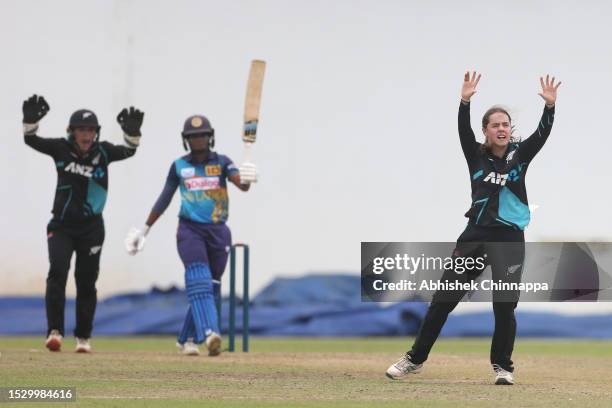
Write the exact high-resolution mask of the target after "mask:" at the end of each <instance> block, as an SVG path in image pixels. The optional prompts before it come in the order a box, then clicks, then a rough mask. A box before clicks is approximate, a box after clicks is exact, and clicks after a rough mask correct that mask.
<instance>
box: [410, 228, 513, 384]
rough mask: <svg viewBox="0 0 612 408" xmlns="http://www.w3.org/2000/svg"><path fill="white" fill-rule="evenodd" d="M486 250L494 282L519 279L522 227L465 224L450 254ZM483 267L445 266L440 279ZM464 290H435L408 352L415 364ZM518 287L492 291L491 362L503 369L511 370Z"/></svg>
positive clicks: (468, 277)
mask: <svg viewBox="0 0 612 408" xmlns="http://www.w3.org/2000/svg"><path fill="white" fill-rule="evenodd" d="M485 254H486V257H485V259H486V264H488V265H491V271H492V278H493V281H494V282H498V281H500V280H501V281H502V282H517V283H518V282H520V279H521V274H522V269H523V268H522V267H523V261H524V257H525V237H524V234H523V231H521V230H515V229H512V228H503V227H480V226H475V225H471V224H468V226H467V228H466V229H465V231H464V232H463V233H462V234H461V236H460V237H459V239H458V240H457V246H456V249H455V251H454V253H453V257H458V256H459V257H472V258H476V257H481V256H484V255H485ZM483 270H484V269H480V270H476V271H473V272H472V273H468V272H465V273H461V274H459V273H457V272H455V271H453V270H446V271H445V272H444V274H443V275H442V278H441V282H444V281H448V282H455V281H459V282H470V281H472V280H474V279H475V278H477V277H478V276H479V275H480V274H481V273H482V271H483ZM465 294H466V291H464V290H454V291H447V290H438V291H436V293H435V294H434V296H433V299H432V302H431V304H430V305H429V309H428V310H427V314H426V316H425V320H424V321H423V323H422V325H421V328H420V329H419V332H418V334H417V338H416V340H415V342H414V345H413V346H412V350H410V351H409V352H408V354H409V355H410V357H411V358H412V362H413V363H415V364H421V363H423V362H424V361H425V360H427V357H428V355H429V352H430V351H431V348H432V347H433V345H434V343H435V341H436V339H437V338H438V335H439V334H440V331H441V330H442V326H444V323H445V322H446V319H447V317H448V314H449V313H450V312H451V311H452V310H453V309H454V308H455V306H457V304H458V303H459V301H461V299H462V298H463V296H464V295H465ZM519 295H520V292H519V291H493V313H494V315H495V331H494V333H493V339H492V342H491V355H490V358H491V364H498V365H499V366H501V367H502V368H503V369H504V370H507V371H510V372H512V371H514V367H513V362H512V358H511V357H512V350H513V348H514V339H515V337H516V319H515V317H514V309H515V308H516V305H517V303H518V299H519Z"/></svg>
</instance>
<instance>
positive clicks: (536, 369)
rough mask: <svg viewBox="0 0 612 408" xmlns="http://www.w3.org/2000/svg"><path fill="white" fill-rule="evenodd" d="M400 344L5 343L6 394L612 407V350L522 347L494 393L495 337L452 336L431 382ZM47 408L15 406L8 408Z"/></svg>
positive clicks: (560, 343) (548, 343) (436, 354)
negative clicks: (216, 347)
mask: <svg viewBox="0 0 612 408" xmlns="http://www.w3.org/2000/svg"><path fill="white" fill-rule="evenodd" d="M411 340H412V339H407V338H404V339H399V338H367V339H359V338H358V339H355V338H297V339H296V338H287V339H283V338H276V339H265V338H254V339H251V350H252V352H250V353H248V354H243V353H239V352H238V353H224V354H222V355H221V356H220V357H217V358H209V357H206V356H200V357H185V356H181V355H179V354H178V353H177V352H176V350H175V349H174V339H173V338H170V337H137V338H134V337H132V338H125V337H116V338H113V337H107V338H95V339H94V341H93V343H92V344H93V346H94V349H95V352H94V353H92V354H90V355H81V354H76V353H73V352H72V349H73V347H74V342H73V341H71V339H68V340H67V341H66V342H65V343H64V350H65V351H63V352H61V353H49V352H47V351H46V350H45V349H44V348H43V347H42V340H41V339H40V338H21V337H0V352H1V353H2V355H1V356H0V386H2V387H41V386H45V387H75V388H76V390H77V402H76V403H67V404H53V405H52V406H54V407H55V406H57V407H59V406H63V405H65V406H68V407H76V406H84V407H115V406H116V407H192V406H193V407H195V406H198V407H202V406H204V407H240V408H249V407H285V406H291V407H371V406H382V407H400V406H401V407H407V406H410V407H453V408H457V407H499V406H502V405H509V406H513V407H551V406H555V407H581V408H582V407H587V406H588V407H609V406H612V386H611V385H610V382H609V378H610V375H611V374H612V342H606V341H572V340H538V339H534V340H531V339H526V340H522V339H519V340H518V341H517V344H516V347H515V354H514V360H515V365H516V367H517V370H516V380H517V385H515V386H513V387H500V386H494V385H492V380H493V376H492V371H491V368H490V366H489V364H488V351H489V344H490V341H489V340H488V339H452V340H448V339H442V340H440V341H439V342H438V343H436V346H435V348H434V350H433V352H432V354H431V356H430V359H429V361H428V362H427V363H426V365H425V370H424V372H423V373H422V374H419V375H413V376H410V378H408V379H407V380H406V381H391V380H388V379H387V378H385V376H384V371H385V370H386V368H387V366H388V365H389V364H391V363H392V362H394V361H395V360H396V359H397V358H398V357H399V355H400V354H401V353H402V352H404V351H405V350H406V349H407V348H408V347H409V345H410V344H411ZM237 346H238V347H237V348H238V349H239V346H240V344H239V343H238V344H237ZM13 405H14V406H17V407H26V406H41V404H27V403H18V404H8V403H2V404H1V405H0V408H2V407H9V406H13Z"/></svg>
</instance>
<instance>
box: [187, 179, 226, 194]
mask: <svg viewBox="0 0 612 408" xmlns="http://www.w3.org/2000/svg"><path fill="white" fill-rule="evenodd" d="M185 187H186V188H187V190H189V191H206V190H215V189H218V188H221V182H220V181H219V177H192V178H190V179H186V180H185Z"/></svg>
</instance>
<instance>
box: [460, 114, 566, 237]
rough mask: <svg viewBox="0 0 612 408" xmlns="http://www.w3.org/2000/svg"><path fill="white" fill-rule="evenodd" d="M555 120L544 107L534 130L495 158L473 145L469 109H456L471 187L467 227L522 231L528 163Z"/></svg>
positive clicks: (525, 217) (525, 221)
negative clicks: (468, 224) (504, 228)
mask: <svg viewBox="0 0 612 408" xmlns="http://www.w3.org/2000/svg"><path fill="white" fill-rule="evenodd" d="M554 117H555V107H554V106H553V107H551V108H548V107H544V112H543V113H542V118H541V119H540V123H539V124H538V128H537V129H536V131H535V132H533V134H532V135H531V136H529V137H528V138H527V139H525V140H523V141H521V142H519V143H510V144H509V145H508V148H507V150H506V153H505V154H504V157H502V158H499V157H497V156H494V155H493V154H491V153H490V152H489V151H488V149H484V148H483V147H482V145H481V144H480V143H478V142H476V137H475V136H474V132H473V131H472V127H471V124H470V105H469V103H467V104H465V103H463V102H462V103H461V104H460V105H459V139H460V141H461V148H462V149H463V154H464V155H465V159H466V160H467V163H468V167H469V170H470V178H471V183H472V205H471V208H470V209H469V210H468V212H467V213H466V214H465V216H466V217H468V218H469V220H470V223H471V224H474V225H481V226H492V227H511V228H514V229H519V230H523V229H525V227H526V226H527V224H529V220H530V212H529V205H528V201H527V190H526V188H525V176H526V175H527V169H528V167H529V163H531V160H533V158H534V157H535V155H536V154H537V153H538V152H539V151H540V149H541V148H542V146H544V143H545V142H546V139H548V135H550V131H551V129H552V125H553V120H554Z"/></svg>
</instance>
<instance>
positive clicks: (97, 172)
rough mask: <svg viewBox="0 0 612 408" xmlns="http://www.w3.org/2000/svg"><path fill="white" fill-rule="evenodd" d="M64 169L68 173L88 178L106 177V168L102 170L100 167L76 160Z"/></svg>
mask: <svg viewBox="0 0 612 408" xmlns="http://www.w3.org/2000/svg"><path fill="white" fill-rule="evenodd" d="M64 171H65V172H68V173H73V174H78V175H80V176H84V177H87V178H91V177H93V178H102V177H104V170H102V169H101V168H100V167H97V168H94V167H92V166H87V165H85V164H78V163H75V162H70V163H69V164H68V165H67V166H66V167H64Z"/></svg>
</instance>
